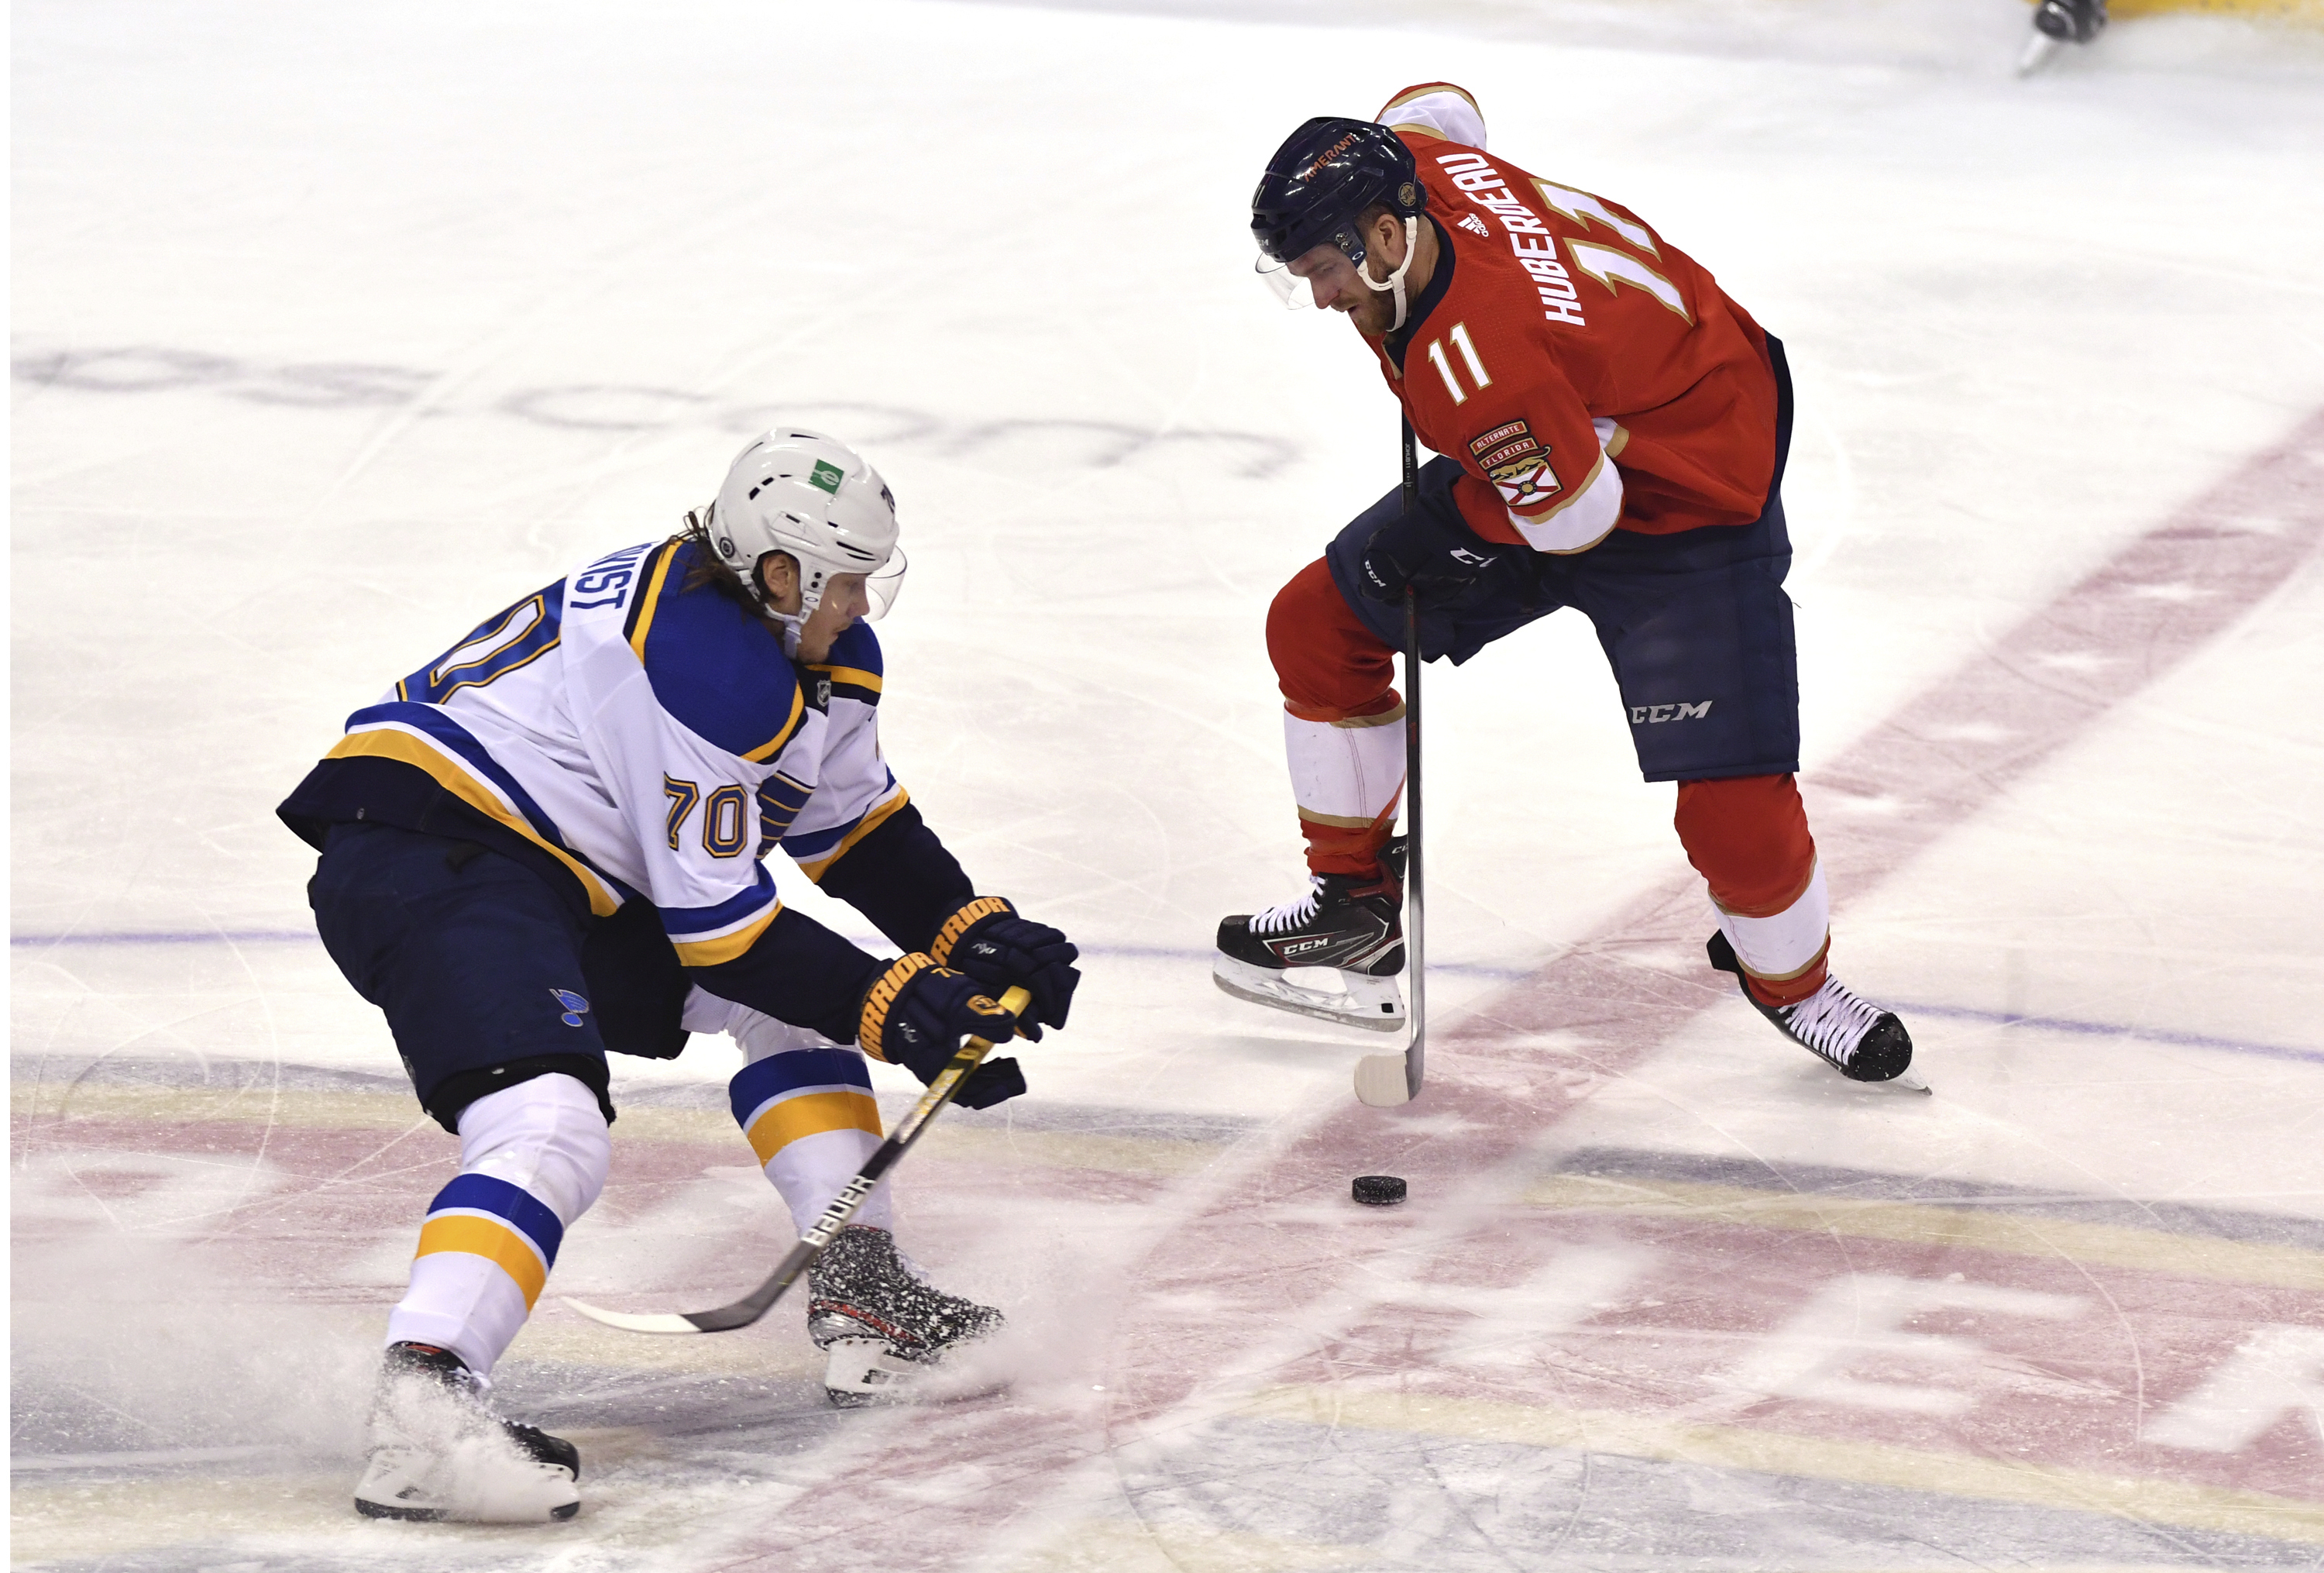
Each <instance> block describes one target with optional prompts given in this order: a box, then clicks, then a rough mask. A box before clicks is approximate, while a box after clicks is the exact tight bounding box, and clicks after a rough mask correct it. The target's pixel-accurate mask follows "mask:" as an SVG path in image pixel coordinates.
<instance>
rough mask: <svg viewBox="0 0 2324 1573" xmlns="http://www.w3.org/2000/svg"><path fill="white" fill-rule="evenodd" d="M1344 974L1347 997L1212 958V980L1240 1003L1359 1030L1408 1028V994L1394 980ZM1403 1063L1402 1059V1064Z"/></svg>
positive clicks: (1228, 958)
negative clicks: (1406, 1013) (1406, 996)
mask: <svg viewBox="0 0 2324 1573" xmlns="http://www.w3.org/2000/svg"><path fill="white" fill-rule="evenodd" d="M1340 976H1341V977H1342V980H1344V981H1345V982H1346V984H1347V985H1348V989H1347V992H1346V993H1345V994H1339V993H1334V992H1333V991H1332V990H1330V989H1321V988H1309V987H1307V986H1306V985H1304V984H1296V983H1293V982H1291V981H1290V980H1289V979H1288V978H1286V977H1285V976H1283V975H1282V974H1281V973H1279V972H1276V971H1273V970H1271V969H1270V968H1268V967H1253V966H1251V965H1250V963H1249V962H1247V961H1237V960H1236V959H1235V958H1233V957H1231V956H1214V957H1213V958H1211V981H1212V982H1213V983H1215V984H1217V985H1219V988H1220V991H1221V992H1222V993H1224V994H1231V995H1234V997H1235V998H1237V999H1239V1000H1249V1001H1250V1003H1251V1004H1255V1005H1272V1006H1274V1007H1275V1008H1276V1009H1277V1010H1278V1011H1289V1012H1291V1013H1293V1014H1295V1015H1301V1016H1313V1017H1314V1018H1315V1019H1316V1020H1317V1021H1319V1022H1338V1023H1339V1024H1340V1025H1342V1026H1343V1027H1360V1028H1362V1029H1364V1030H1365V1031H1366V1032H1397V1031H1399V1030H1400V1029H1401V1028H1402V1027H1403V1026H1404V1022H1405V1013H1404V993H1403V991H1402V990H1401V989H1399V988H1398V987H1397V982H1396V979H1395V978H1394V977H1367V976H1364V975H1363V974H1361V973H1353V974H1350V973H1342V974H1341V975H1340ZM1402 1063H1403V1061H1402V1060H1401V1059H1398V1060H1397V1064H1398V1065H1399V1066H1401V1065H1402ZM1403 1074H1404V1073H1403V1071H1402V1070H1401V1069H1399V1070H1398V1071H1397V1075H1398V1076H1399V1077H1401V1076H1402V1075H1403Z"/></svg>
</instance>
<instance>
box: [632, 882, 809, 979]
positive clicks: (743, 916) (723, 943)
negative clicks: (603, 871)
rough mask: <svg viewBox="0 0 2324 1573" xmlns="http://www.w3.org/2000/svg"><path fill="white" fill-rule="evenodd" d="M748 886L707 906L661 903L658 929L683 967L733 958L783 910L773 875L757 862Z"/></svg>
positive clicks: (748, 946)
mask: <svg viewBox="0 0 2324 1573" xmlns="http://www.w3.org/2000/svg"><path fill="white" fill-rule="evenodd" d="M756 872H757V874H758V877H757V879H755V880H754V881H752V884H751V888H750V889H748V890H746V891H743V892H742V893H740V894H739V895H733V896H729V897H727V898H726V900H724V901H723V902H717V903H716V904H715V905H713V906H707V907H664V908H662V909H661V927H662V932H663V933H665V934H668V935H669V942H670V944H671V946H672V947H673V948H676V950H677V951H678V960H679V961H680V962H682V963H683V964H685V965H686V966H687V967H717V966H720V965H722V964H723V963H725V962H729V961H733V960H734V959H735V958H738V957H740V956H741V955H742V953H743V952H744V951H746V950H748V949H750V948H751V947H752V945H755V944H757V943H758V939H759V936H760V935H761V934H763V933H765V932H766V929H767V925H768V924H770V923H771V922H773V921H775V915H776V914H777V913H779V912H780V911H782V910H783V903H782V901H781V899H780V898H779V897H778V896H777V895H776V894H775V876H774V875H773V874H769V873H768V872H767V870H766V865H763V864H761V865H759V867H758V869H757V871H756Z"/></svg>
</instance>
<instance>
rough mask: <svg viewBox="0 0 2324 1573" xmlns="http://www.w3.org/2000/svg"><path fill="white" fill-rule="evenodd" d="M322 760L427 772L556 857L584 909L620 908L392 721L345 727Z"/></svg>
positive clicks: (580, 866) (587, 874) (584, 870)
mask: <svg viewBox="0 0 2324 1573" xmlns="http://www.w3.org/2000/svg"><path fill="white" fill-rule="evenodd" d="M323 757H324V758H326V759H364V758H370V759H392V760H394V761H395V762H397V763H400V764H409V765H410V766H412V767H413V768H415V769H418V770H423V771H426V772H427V773H428V774H429V777H430V778H431V779H433V780H434V782H436V784H437V785H438V786H440V787H442V788H443V789H444V790H445V791H447V792H450V793H451V794H452V795H453V796H454V797H456V798H457V799H459V800H461V801H462V802H464V803H466V804H467V805H468V807H470V808H472V809H474V810H476V811H477V812H478V813H480V814H482V815H484V817H485V818H486V819H490V820H492V821H493V823H494V824H497V825H504V826H506V827H507V828H510V829H512V830H513V831H515V832H516V833H517V834H518V835H520V836H521V837H524V838H525V839H526V840H528V841H530V842H531V843H532V844H533V845H534V846H536V847H539V848H540V849H541V850H542V851H543V852H546V853H548V854H549V856H552V857H554V858H556V859H557V861H558V862H559V863H561V864H563V865H565V866H566V867H567V869H568V870H570V871H571V873H572V874H573V877H574V878H576V879H577V880H579V881H580V882H581V888H582V889H583V890H584V891H586V892H587V893H588V895H589V911H591V912H593V913H595V915H596V916H598V917H600V918H610V917H612V916H613V914H614V913H615V912H617V911H621V908H622V903H621V901H620V899H619V898H617V897H616V896H615V895H614V894H613V890H612V888H611V887H610V886H608V885H607V884H605V882H604V880H602V879H599V878H598V877H597V875H596V874H595V873H594V872H592V871H591V869H590V868H589V866H588V865H586V864H585V863H583V862H582V861H581V860H580V859H579V858H577V857H576V856H573V854H571V853H570V852H567V851H566V850H565V848H563V847H559V846H558V845H557V844H556V843H555V842H553V841H550V840H549V838H548V837H544V836H543V835H541V833H540V832H539V831H538V830H536V829H534V828H532V822H531V821H530V820H529V819H526V818H525V817H524V816H523V815H522V814H520V813H518V812H516V811H515V810H512V809H510V808H507V807H504V806H503V804H502V802H501V800H500V799H499V798H498V797H497V796H495V795H494V794H493V790H492V789H491V788H490V787H488V786H486V785H485V784H484V782H480V781H478V780H477V779H476V778H475V776H473V775H470V774H469V773H467V772H466V770H464V769H462V768H461V767H460V766H459V765H458V764H457V763H454V762H453V760H452V758H451V756H450V755H448V754H444V753H443V752H441V751H440V750H438V749H437V748H434V747H432V746H430V745H428V744H426V743H422V742H421V741H420V739H419V738H417V737H415V736H412V735H411V734H410V733H409V732H404V731H400V730H398V729H397V728H395V727H392V726H375V727H374V728H372V729H371V730H369V731H367V732H350V733H348V734H347V735H346V736H344V737H342V738H340V739H339V740H338V742H337V743H336V744H334V745H332V746H331V751H330V752H329V753H328V754H325V755H323Z"/></svg>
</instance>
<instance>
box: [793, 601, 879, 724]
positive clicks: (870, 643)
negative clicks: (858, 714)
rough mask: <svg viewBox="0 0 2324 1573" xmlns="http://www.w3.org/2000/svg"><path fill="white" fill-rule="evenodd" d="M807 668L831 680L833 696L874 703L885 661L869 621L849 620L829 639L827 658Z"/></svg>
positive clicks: (863, 703) (877, 695) (831, 695)
mask: <svg viewBox="0 0 2324 1573" xmlns="http://www.w3.org/2000/svg"><path fill="white" fill-rule="evenodd" d="M807 670H808V671H811V672H813V673H815V675H816V677H817V678H818V679H820V680H824V681H826V682H828V683H830V685H831V694H830V697H831V698H832V699H853V700H854V701H856V703H858V704H862V705H876V704H878V703H879V702H880V689H881V682H882V681H883V680H884V679H885V677H886V675H887V663H886V662H885V661H884V660H883V659H882V658H881V654H880V636H879V635H878V634H874V633H872V632H871V624H869V623H860V622H859V623H851V624H849V625H847V627H846V628H845V629H844V630H843V631H842V632H841V634H840V635H839V637H838V638H836V639H835V640H833V641H832V642H831V655H830V658H829V659H828V660H825V661H821V662H815V663H813V664H812V665H810V666H809V667H808V668H807Z"/></svg>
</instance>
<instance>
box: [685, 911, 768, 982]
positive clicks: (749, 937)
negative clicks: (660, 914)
mask: <svg viewBox="0 0 2324 1573" xmlns="http://www.w3.org/2000/svg"><path fill="white" fill-rule="evenodd" d="M782 910H783V903H782V902H779V901H778V902H768V903H767V910H766V911H763V912H761V913H760V914H759V915H758V916H757V917H756V918H754V919H752V921H750V922H748V923H745V924H743V925H742V927H741V928H739V929H736V930H733V932H731V933H726V934H720V935H718V936H717V937H716V938H715V939H672V940H671V941H670V944H671V945H673V946H674V947H676V948H677V950H678V960H679V961H680V962H682V963H684V964H685V965H686V966H687V967H716V966H718V965H719V964H721V963H722V962H727V961H732V960H733V959H734V958H736V957H738V956H740V955H742V952H744V951H745V950H748V949H749V948H751V947H752V946H753V945H755V944H757V943H758V942H759V936H760V935H761V934H763V933H765V932H766V930H767V925H768V924H770V923H771V922H773V921H775V914H776V913H778V912H779V911H782Z"/></svg>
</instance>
